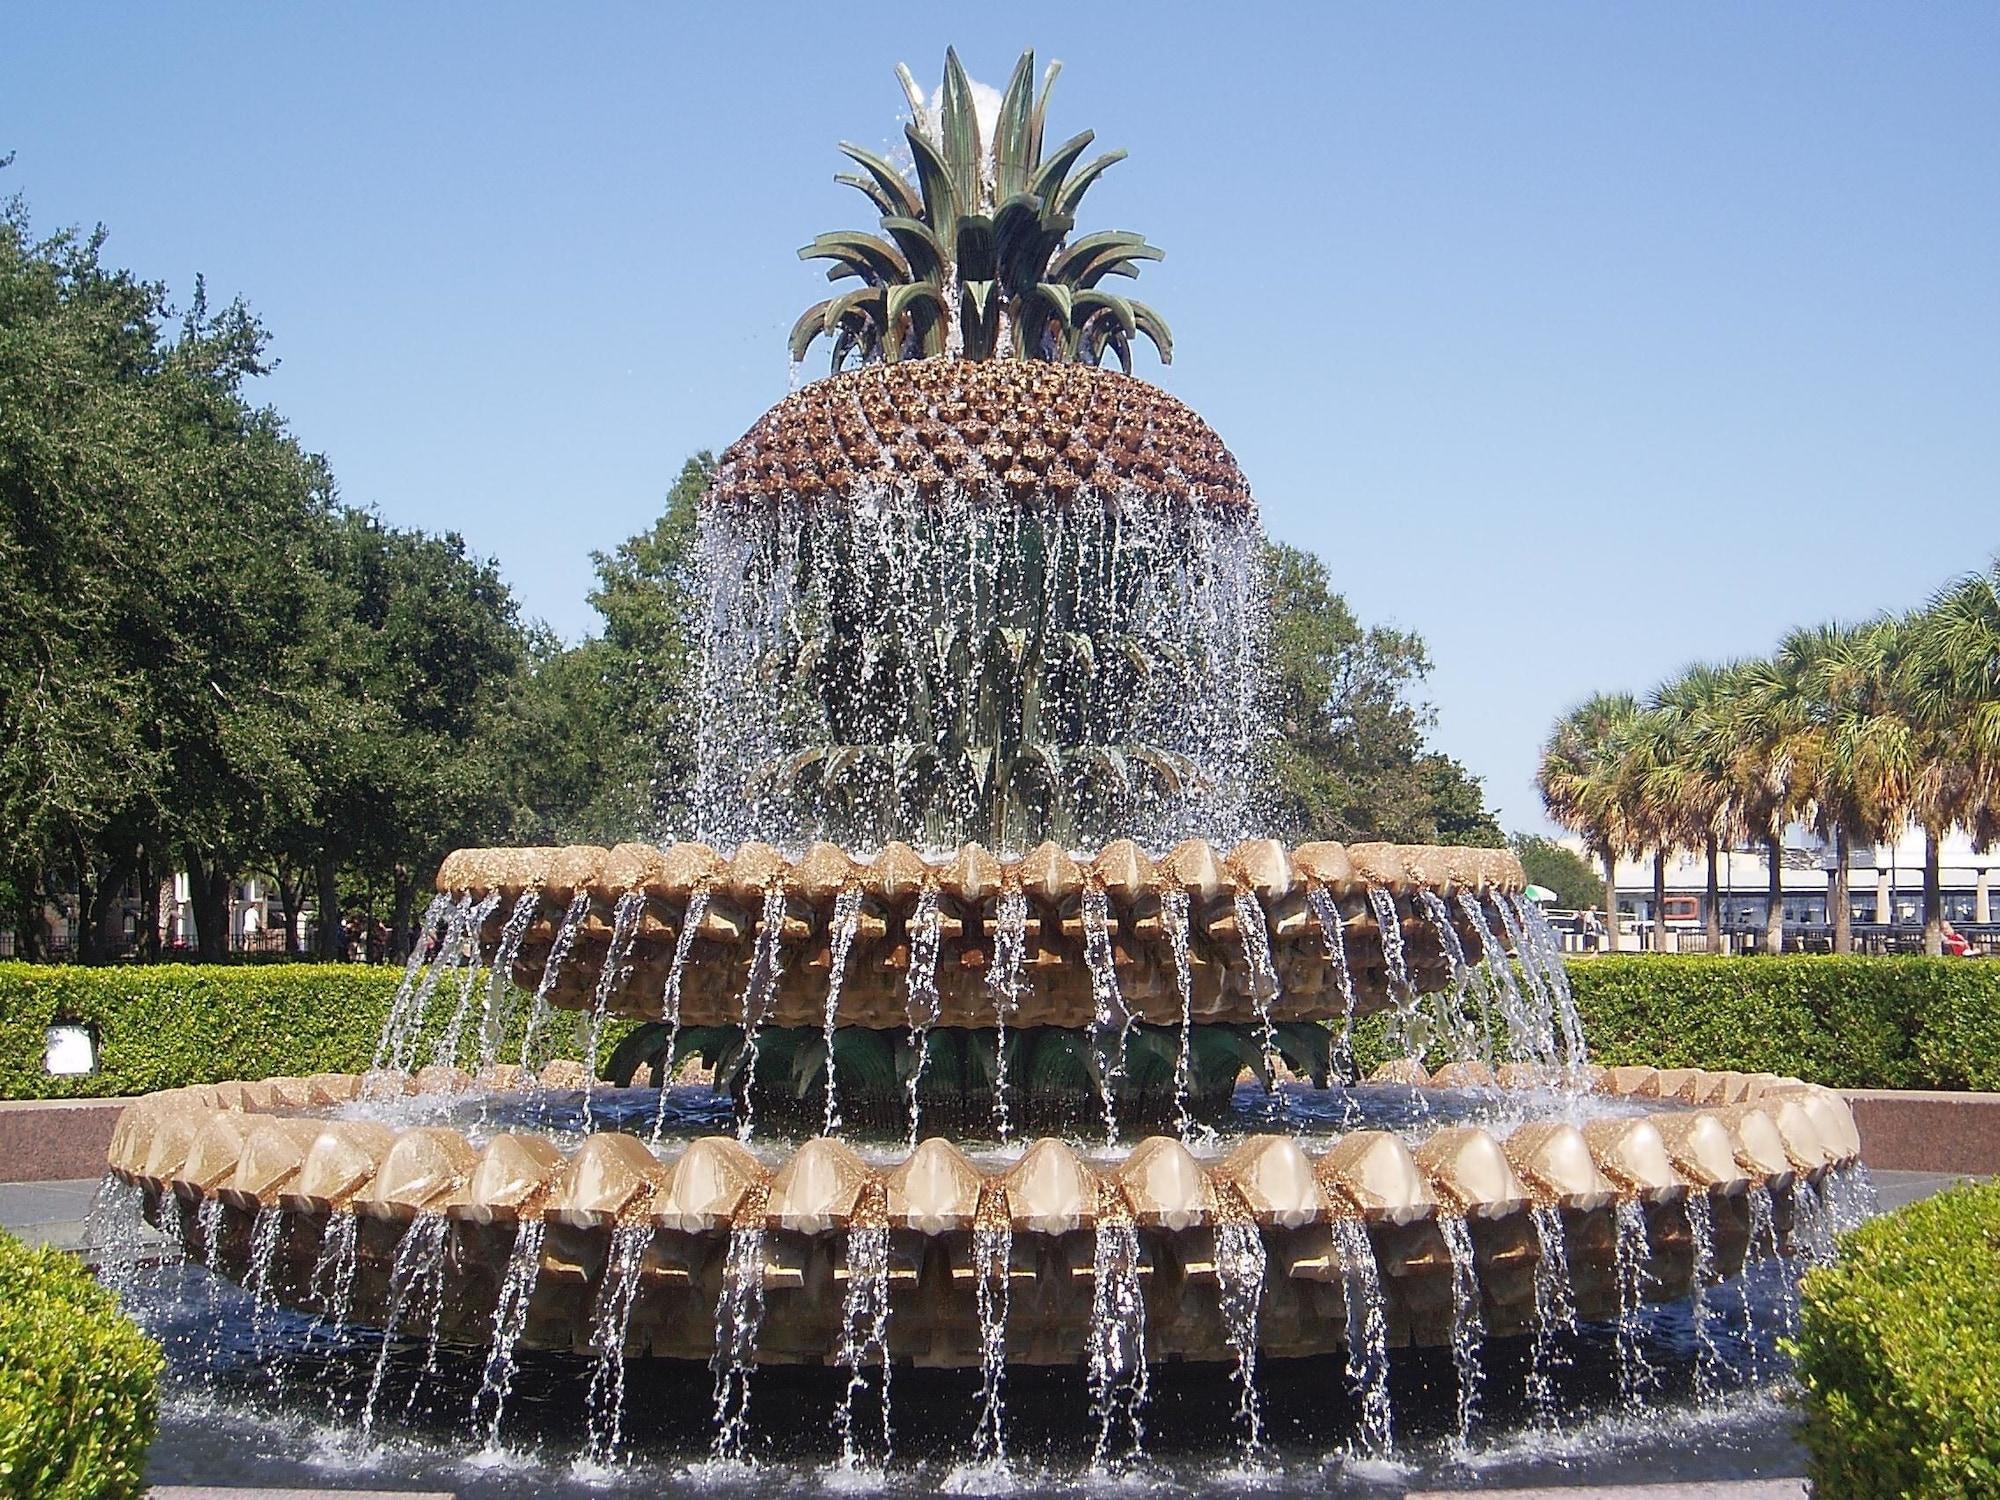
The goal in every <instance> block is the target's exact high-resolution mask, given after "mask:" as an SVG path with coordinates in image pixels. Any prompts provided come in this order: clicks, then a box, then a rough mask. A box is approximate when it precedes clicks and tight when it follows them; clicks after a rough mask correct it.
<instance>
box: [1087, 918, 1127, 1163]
mask: <svg viewBox="0 0 2000 1500" xmlns="http://www.w3.org/2000/svg"><path fill="white" fill-rule="evenodd" d="M1082 911H1083V962H1084V966H1085V967H1086V968H1087V969H1089V971H1090V998H1091V1027H1090V1046H1091V1054H1092V1058H1093V1060H1094V1063H1095V1070H1096V1073H1097V1098H1098V1106H1099V1108H1100V1109H1101V1111H1102V1112H1103V1115H1104V1144H1105V1145H1106V1146H1115V1145H1117V1144H1118V1102H1117V1099H1116V1097H1115V1094H1114V1089H1115V1087H1116V1080H1117V1078H1118V1075H1119V1073H1120V1072H1122V1071H1123V1068H1124V1034H1125V1031H1126V1030H1128V1029H1129V1028H1130V1026H1131V1023H1132V1017H1131V1013H1130V1012H1128V1011H1127V1010H1126V1009H1125V1001H1124V999H1123V998H1122V997H1121V996H1120V995H1119V993H1118V970H1117V967H1116V965H1115V964H1114V963H1113V961H1112V952H1111V902H1110V900H1109V898H1107V897H1106V896H1105V894H1104V890H1103V888H1102V887H1101V886H1096V885H1093V886H1091V887H1090V888H1089V889H1087V890H1086V891H1084V893H1083V902H1082ZM1113 1027H1117V1028H1118V1035H1117V1038H1116V1040H1115V1041H1114V1039H1113V1036H1112V1029H1113ZM1114 1046H1115V1047H1116V1048H1117V1052H1116V1055H1115V1056H1114V1055H1113V1053H1112V1050H1111V1049H1112V1048H1113V1047H1114Z"/></svg>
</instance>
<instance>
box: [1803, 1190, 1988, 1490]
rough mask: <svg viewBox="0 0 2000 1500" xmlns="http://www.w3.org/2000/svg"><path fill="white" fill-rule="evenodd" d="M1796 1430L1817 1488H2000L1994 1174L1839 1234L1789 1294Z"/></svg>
mask: <svg viewBox="0 0 2000 1500" xmlns="http://www.w3.org/2000/svg"><path fill="white" fill-rule="evenodd" d="M1800 1311H1801V1316H1800V1323H1799V1334H1798V1338H1797V1339H1796V1340H1795V1341H1794V1344H1793V1349H1792V1354H1793V1358H1794V1360H1795V1361H1796V1362H1797V1365H1798V1374H1799V1383H1800V1386H1801V1397H1800V1400H1801V1405H1802V1406H1803V1407H1804V1411H1805V1426H1804V1438H1805V1444H1806V1449H1807V1451H1808V1453H1809V1454H1810V1455H1811V1468H1812V1478H1813V1482H1814V1484H1815V1486H1816V1487H1817V1490H1818V1493H1820V1494H1822V1495H1845V1496H1863V1497H1866V1496H1875V1495H1882V1496H1889V1495H1898V1496H1950V1495H1966V1496H1970V1495H1994V1494H2000V1184H1990V1183H1989V1184H1987V1185H1985V1186H1980V1187H1970V1186H1967V1187H1959V1188H1954V1189H1952V1190H1951V1191H1949V1192H1946V1193H1940V1194H1939V1195H1938V1196H1936V1197H1934V1198H1930V1199H1927V1200H1926V1201H1924V1202H1922V1203H1917V1204H1913V1205H1912V1206H1911V1207H1909V1208H1905V1209H1901V1210H1898V1211H1897V1212H1896V1213H1893V1214H1889V1215H1887V1216H1885V1217H1883V1218H1880V1219H1876V1220H1875V1221H1873V1222H1872V1223H1870V1224H1867V1225H1865V1226H1863V1227H1862V1228H1861V1229H1858V1230H1856V1231H1855V1232H1854V1233H1853V1234H1851V1235H1847V1236H1844V1237H1843V1239H1842V1241H1841V1256H1840V1260H1839V1262H1838V1263H1837V1264H1835V1265H1833V1266H1831V1267H1828V1268H1825V1269H1822V1270H1817V1271H1813V1272H1812V1273H1810V1274H1809V1275H1808V1276H1807V1277H1806V1278H1805V1282H1804V1285H1803V1288H1802V1290H1801V1295H1800Z"/></svg>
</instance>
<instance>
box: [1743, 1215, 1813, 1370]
mask: <svg viewBox="0 0 2000 1500" xmlns="http://www.w3.org/2000/svg"><path fill="white" fill-rule="evenodd" d="M1747 1253H1748V1254H1749V1256H1750V1257H1751V1258H1753V1259H1755V1260H1758V1261H1761V1262H1762V1263H1763V1264H1764V1265H1766V1266H1768V1267H1770V1268H1771V1269H1772V1270H1773V1271H1774V1272H1775V1274H1776V1275H1777V1278H1778V1298H1779V1305H1780V1309H1781V1311H1780V1318H1781V1322H1782V1328H1783V1332H1784V1333H1785V1335H1786V1336H1787V1337H1790V1335H1791V1334H1792V1332H1793V1330H1794V1329H1795V1328H1796V1327H1797V1325H1798V1315H1799V1303H1798V1293H1797V1292H1796V1291H1795V1290H1794V1289H1793V1286H1792V1274H1791V1270H1790V1268H1789V1267H1788V1266H1786V1264H1785V1257H1784V1254H1783V1252H1782V1251H1781V1250H1780V1249H1779V1247H1778V1214H1777V1204H1776V1203H1775V1201H1774V1200H1773V1199H1772V1196H1771V1189H1770V1188H1769V1187H1768V1186H1766V1185H1765V1184H1763V1183H1761V1182H1758V1183H1752V1184H1751V1186H1750V1247H1749V1250H1748V1252H1747ZM1753 1319H1754V1314H1753V1312H1752V1309H1751V1305H1750V1296H1749V1291H1748V1288H1747V1287H1746V1288H1745V1290H1744V1296H1743V1336H1744V1342H1745V1343H1747V1344H1748V1345H1749V1346H1750V1348H1751V1349H1752V1350H1753V1351H1754V1350H1755V1349H1756V1347H1757V1341H1756V1329H1755V1328H1754V1327H1753V1326H1752V1325H1753Z"/></svg>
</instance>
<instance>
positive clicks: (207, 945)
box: [187, 853, 229, 964]
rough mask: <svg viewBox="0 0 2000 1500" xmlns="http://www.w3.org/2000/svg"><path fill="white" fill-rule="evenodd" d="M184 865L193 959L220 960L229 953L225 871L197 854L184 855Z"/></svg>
mask: <svg viewBox="0 0 2000 1500" xmlns="http://www.w3.org/2000/svg"><path fill="white" fill-rule="evenodd" d="M187 865H188V894H189V896H190V898H191V900H190V902H189V904H190V905H191V906H192V907H193V908H194V934H195V958H196V960H197V961H198V962H201V963H205V964H213V963H220V962H222V960H223V959H225V958H227V957H228V956H229V872H228V871H227V870H225V869H223V868H222V866H221V865H220V864H219V863H211V862H210V861H209V860H207V859H205V858H203V857H202V856H201V855H200V854H197V853H190V854H189V855H188V860H187Z"/></svg>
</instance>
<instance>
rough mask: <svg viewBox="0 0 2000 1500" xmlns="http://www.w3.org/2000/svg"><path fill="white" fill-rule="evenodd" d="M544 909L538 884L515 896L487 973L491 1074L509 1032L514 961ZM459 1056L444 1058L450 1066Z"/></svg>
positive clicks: (485, 1023) (484, 1048) (486, 1053)
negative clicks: (508, 1009) (508, 1004)
mask: <svg viewBox="0 0 2000 1500" xmlns="http://www.w3.org/2000/svg"><path fill="white" fill-rule="evenodd" d="M541 909H542V893H541V889H540V888H539V887H537V886H529V887H528V888H527V889H526V890H524V891H522V892H521V894H520V895H519V896H518V897H516V898H515V901H514V909H513V910H512V911H510V912H509V913H507V922H506V925H505V926H503V927H502V928H501V929H500V943H499V947H498V948H497V949H496V950H495V952H494V955H493V967H492V968H491V969H490V970H489V971H488V972H487V975H486V997H485V999H484V1000H483V1001H482V1002H481V1005H480V1013H479V1072H480V1074H481V1075H482V1076H484V1075H486V1074H490V1073H491V1072H492V1071H493V1068H494V1065H495V1064H496V1063H498V1062H499V1060H500V1042H501V1039H502V1038H503V1037H504V1036H505V1035H506V1031H507V1009H506V997H507V996H510V995H512V994H513V990H514V960H515V959H516V958H518V957H519V956H520V953H521V944H522V943H523V942H524V941H525V940H526V938H527V936H528V929H529V928H530V927H532V926H533V925H534V922H535V913H537V912H538V911H540V910H541ZM457 1060H458V1059H457V1057H456V1055H454V1056H451V1057H446V1058H440V1059H439V1061H440V1062H442V1063H444V1065H445V1066H446V1067H450V1066H451V1065H452V1064H453V1063H455V1062H457Z"/></svg>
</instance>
